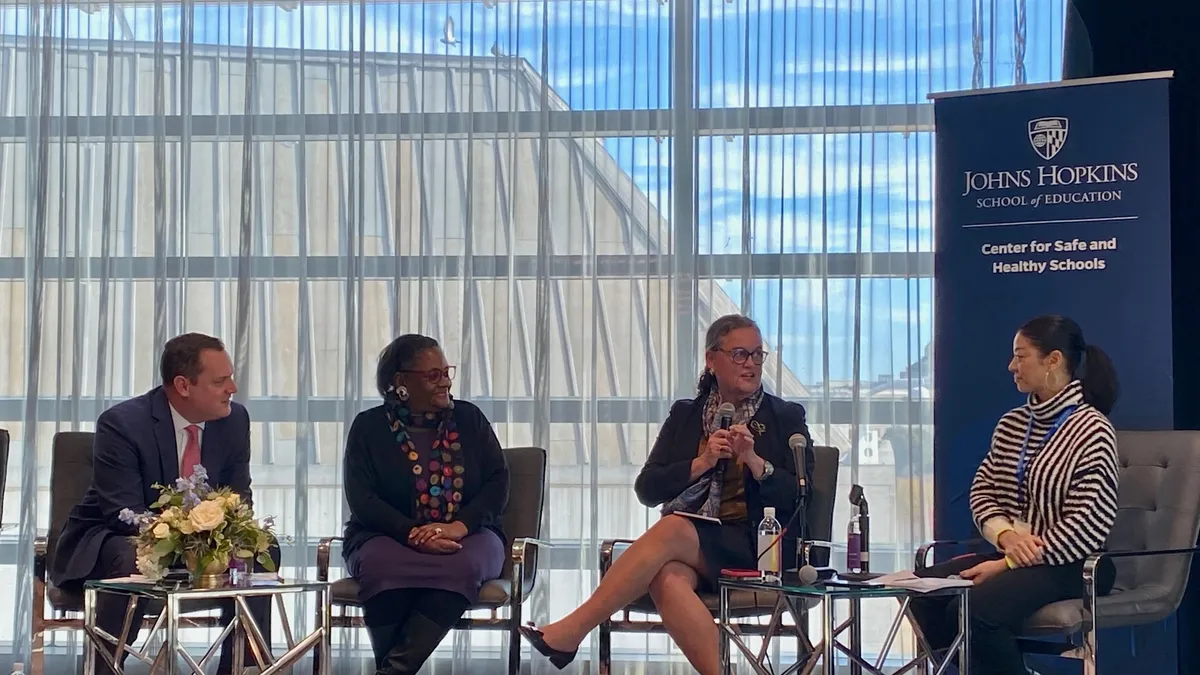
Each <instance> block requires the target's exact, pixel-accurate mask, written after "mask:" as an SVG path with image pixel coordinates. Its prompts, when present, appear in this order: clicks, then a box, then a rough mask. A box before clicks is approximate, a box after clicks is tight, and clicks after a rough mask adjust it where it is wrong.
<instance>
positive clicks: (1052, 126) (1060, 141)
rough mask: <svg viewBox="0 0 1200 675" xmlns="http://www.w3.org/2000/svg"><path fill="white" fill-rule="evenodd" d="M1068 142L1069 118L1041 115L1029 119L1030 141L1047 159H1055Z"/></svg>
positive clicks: (1041, 155) (1037, 151)
mask: <svg viewBox="0 0 1200 675" xmlns="http://www.w3.org/2000/svg"><path fill="white" fill-rule="evenodd" d="M1066 142H1067V118H1065V117H1039V118H1037V119H1036V120H1029V143H1030V145H1032V146H1033V151H1034V152H1036V153H1037V154H1038V156H1039V157H1041V158H1042V159H1044V160H1046V161H1050V160H1052V159H1054V156H1055V155H1057V154H1058V151H1059V150H1062V148H1063V145H1065V144H1066Z"/></svg>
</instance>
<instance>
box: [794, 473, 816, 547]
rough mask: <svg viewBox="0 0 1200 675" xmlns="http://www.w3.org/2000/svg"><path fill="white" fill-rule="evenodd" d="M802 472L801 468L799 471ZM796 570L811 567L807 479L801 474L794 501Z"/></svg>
mask: <svg viewBox="0 0 1200 675" xmlns="http://www.w3.org/2000/svg"><path fill="white" fill-rule="evenodd" d="M800 470H801V471H804V469H803V468H801V469H800ZM796 513H797V518H796V520H797V521H798V522H797V523H796V569H797V570H799V569H800V568H802V567H804V566H805V565H811V564H812V560H811V559H810V557H811V556H810V555H809V553H810V549H809V545H808V477H807V476H804V475H803V474H801V478H800V492H799V494H798V495H797V500H796Z"/></svg>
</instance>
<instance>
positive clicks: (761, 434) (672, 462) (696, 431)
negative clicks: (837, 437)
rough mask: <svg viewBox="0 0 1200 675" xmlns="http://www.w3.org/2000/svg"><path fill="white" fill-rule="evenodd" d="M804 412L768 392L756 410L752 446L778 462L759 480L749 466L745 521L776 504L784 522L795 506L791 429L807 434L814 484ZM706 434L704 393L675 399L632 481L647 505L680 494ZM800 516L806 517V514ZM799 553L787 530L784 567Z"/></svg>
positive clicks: (808, 466) (807, 449)
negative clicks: (679, 399) (648, 453)
mask: <svg viewBox="0 0 1200 675" xmlns="http://www.w3.org/2000/svg"><path fill="white" fill-rule="evenodd" d="M804 418H805V413H804V406H802V405H800V404H799V403H792V402H790V401H785V400H783V399H781V398H779V397H777V396H772V395H770V394H764V395H763V400H762V404H761V405H760V406H759V408H758V413H756V414H755V415H754V419H753V420H751V421H750V423H749V424H748V425H747V426H749V427H750V431H751V433H753V434H754V437H755V438H754V452H755V453H757V454H758V456H759V457H762V458H763V459H765V460H767V461H768V462H770V463H771V464H772V465H774V467H775V472H774V473H773V474H771V476H770V477H769V478H767V479H766V480H764V481H762V482H761V483H760V482H758V481H757V480H754V476H753V475H751V473H750V469H746V474H745V479H746V512H747V516H748V523H747V527H751V528H756V527H757V526H758V523H759V522H760V521H762V514H763V507H764V506H773V507H775V517H776V518H778V519H779V521H780V523H782V524H785V525H786V524H787V523H788V521H789V520H791V518H792V515H793V512H794V511H795V510H796V501H797V498H798V496H799V488H800V485H799V481H798V480H797V472H796V461H795V457H794V455H793V454H792V450H791V448H790V447H789V446H788V438H790V437H791V435H792V434H801V435H802V436H804V439H805V446H804V462H805V467H804V472H805V475H806V476H807V478H808V484H809V485H811V484H812V473H813V463H814V461H815V460H814V456H813V451H812V436H811V435H810V434H809V433H808V425H807V424H806V423H805V419H804ZM703 436H704V397H700V398H697V399H694V400H689V399H684V400H682V401H676V402H675V405H673V406H671V413H670V414H669V415H667V420H666V421H665V422H663V425H662V428H661V429H659V432H658V438H657V439H656V440H655V441H654V447H653V448H652V449H651V450H650V456H649V457H647V458H646V464H645V465H644V466H643V467H642V471H641V473H639V474H638V477H637V480H636V481H635V482H634V484H633V490H634V492H635V493H637V497H638V500H639V501H640V502H642V503H643V504H645V505H646V506H659V505H661V504H664V503H666V502H668V501H670V500H672V499H674V498H675V497H677V496H679V494H680V493H681V492H683V491H684V489H686V488H687V487H688V486H689V485H691V481H689V480H688V479H689V478H690V477H691V473H692V460H694V459H696V455H697V453H698V452H699V449H700V439H701V438H702V437H703ZM796 517H797V518H803V517H805V514H799V515H797V516H796ZM796 531H797V530H796V525H795V524H793V525H792V529H791V532H793V533H794V532H796ZM795 559H796V539H795V537H792V536H789V537H787V538H786V539H785V540H784V541H783V560H784V567H785V568H790V567H791V566H792V562H791V561H794V560H795Z"/></svg>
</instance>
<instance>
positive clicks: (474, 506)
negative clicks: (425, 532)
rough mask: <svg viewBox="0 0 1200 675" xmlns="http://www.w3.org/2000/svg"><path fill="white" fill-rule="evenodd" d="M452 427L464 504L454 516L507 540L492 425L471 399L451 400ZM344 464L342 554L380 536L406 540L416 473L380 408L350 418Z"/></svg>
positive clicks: (503, 475)
mask: <svg viewBox="0 0 1200 675" xmlns="http://www.w3.org/2000/svg"><path fill="white" fill-rule="evenodd" d="M454 425H455V427H456V430H457V431H458V438H459V443H460V444H462V458H463V487H462V493H463V503H462V510H461V511H459V512H457V513H458V518H457V520H459V521H461V522H462V523H463V525H466V526H467V532H468V533H474V532H477V531H479V529H480V528H484V527H486V528H488V529H490V530H492V531H494V532H495V533H496V534H498V535H500V539H501V540H503V541H507V538H506V537H505V535H504V530H503V529H502V527H501V518H502V517H503V515H504V509H505V507H506V506H507V505H508V460H506V459H505V458H504V451H503V450H502V449H501V448H500V441H499V439H497V438H496V434H495V432H493V431H492V423H491V422H489V421H488V418H487V417H486V416H485V415H484V414H483V411H482V410H480V409H479V408H477V407H475V406H474V405H472V404H471V403H468V402H467V401H462V400H455V401H454ZM343 462H344V469H345V475H344V480H343V481H342V483H343V485H344V487H345V491H346V503H347V504H348V505H349V506H350V520H349V521H347V523H346V537H345V541H344V542H343V543H342V554H343V556H349V555H350V554H351V553H353V552H354V551H355V550H356V549H357V548H358V547H359V546H362V545H363V544H364V543H366V542H367V540H369V539H371V538H372V537H377V536H379V535H385V536H388V537H391V538H393V539H395V540H396V541H399V542H401V543H405V542H407V541H408V533H409V530H411V529H412V528H414V527H416V526H417V525H419V524H420V523H418V522H417V521H416V520H415V519H414V518H413V506H414V504H415V502H416V480H415V479H416V476H415V475H414V474H413V472H412V466H413V462H412V461H410V460H409V459H408V457H407V456H405V455H404V453H402V452H400V448H399V446H398V445H397V444H396V438H395V436H394V435H393V434H392V431H391V428H390V426H389V424H388V418H387V409H386V408H385V407H384V406H382V405H380V406H376V407H374V408H371V409H370V410H367V411H364V412H362V413H359V415H358V417H355V418H354V423H353V424H352V425H350V433H349V434H348V436H347V438H346V456H345V459H344V460H343Z"/></svg>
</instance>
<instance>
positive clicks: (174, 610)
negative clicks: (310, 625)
mask: <svg viewBox="0 0 1200 675" xmlns="http://www.w3.org/2000/svg"><path fill="white" fill-rule="evenodd" d="M99 593H109V594H112V595H125V596H127V597H128V601H127V604H126V608H125V621H124V623H123V625H122V628H121V634H120V635H119V636H114V635H111V634H110V633H108V632H107V631H105V630H103V629H101V628H99V627H98V626H96V599H97V596H98V594H99ZM299 593H313V594H315V595H316V597H317V604H318V607H319V608H320V610H319V611H318V613H317V615H318V616H319V617H320V625H319V626H316V627H315V628H314V629H313V631H312V632H311V633H309V634H308V635H305V636H303V637H301V638H300V639H299V640H297V639H295V636H294V634H293V632H292V627H291V624H290V623H289V622H288V618H287V607H286V606H285V604H284V602H283V598H284V596H285V595H296V594H299ZM331 595H332V594H331V591H330V587H329V584H328V583H327V582H312V581H286V580H285V581H279V582H274V583H262V582H257V583H255V584H254V585H250V586H227V587H222V588H212V589H193V588H191V587H190V586H187V585H186V584H183V585H178V586H165V585H158V584H154V583H152V582H148V581H147V582H143V583H138V582H132V581H120V582H116V581H104V580H100V581H89V582H87V583H86V584H85V586H84V594H83V616H84V619H83V632H84V643H83V650H84V661H83V664H84V665H83V668H84V671H83V672H84V675H95V672H96V654H97V653H99V654H100V656H101V658H103V659H104V661H105V662H106V663H107V664H108V665H109V667H111V668H112V669H113V671H114V672H116V673H124V672H125V671H124V668H123V667H122V665H121V664H119V663H118V662H117V661H118V660H117V659H116V658H115V656H114V654H118V653H121V652H126V653H128V654H130V655H131V656H133V657H134V658H136V659H137V660H139V661H141V662H142V663H145V664H146V665H148V666H150V675H158V674H159V673H162V674H164V675H182V674H181V673H180V669H179V662H180V659H182V660H183V661H184V662H185V663H186V664H187V668H188V670H187V671H185V672H186V673H188V675H205V672H204V668H205V666H207V665H208V663H209V661H210V660H211V659H212V658H213V656H214V655H216V654H218V653H219V651H220V648H221V643H223V642H224V641H225V639H226V638H227V637H229V635H230V634H232V635H233V654H232V659H231V660H232V662H233V671H234V672H235V673H241V672H243V671H244V670H245V665H246V664H245V651H246V649H245V647H246V644H247V641H248V643H249V646H250V651H251V653H252V655H253V657H254V660H255V661H256V662H257V663H256V665H257V666H258V668H259V670H260V675H276V674H277V673H281V672H284V671H285V670H286V669H287V668H290V667H291V666H293V665H294V664H295V663H296V662H297V661H298V660H299V659H300V657H302V656H303V655H305V654H307V653H309V652H312V653H313V655H314V657H315V658H317V659H318V660H319V661H320V663H318V664H317V665H318V667H319V671H318V672H320V673H324V674H325V675H333V664H332V660H331V658H330V653H331V650H330V644H329V640H330V634H331V633H330V617H331V609H330V601H331V599H332V598H331ZM263 596H269V597H272V598H274V600H275V602H274V604H275V608H276V610H277V611H278V613H279V619H280V621H281V622H282V624H283V634H284V639H285V640H286V641H287V646H288V649H287V651H286V652H284V653H283V654H281V655H280V656H279V657H278V658H276V657H275V656H274V654H273V652H272V650H271V645H269V644H267V642H266V640H265V639H264V637H263V634H262V630H261V629H260V628H259V626H258V623H257V622H256V621H255V620H254V615H253V613H251V611H250V606H249V605H248V604H247V602H246V599H247V598H254V597H263ZM143 600H149V601H150V602H152V603H155V604H161V605H162V610H161V611H160V612H159V614H158V617H157V619H156V620H155V622H154V625H153V627H152V628H151V629H150V631H149V633H148V634H147V635H146V638H145V640H144V642H143V643H142V646H141V648H140V649H139V648H137V647H135V646H134V645H132V644H129V636H130V632H131V630H132V628H133V627H134V626H138V625H140V623H141V621H142V617H141V616H139V615H138V611H137V607H138V604H139V602H140V601H143ZM217 600H231V601H232V602H233V604H234V617H233V620H232V621H231V622H230V623H229V625H227V626H225V628H224V629H223V630H222V631H221V634H220V635H219V636H218V637H217V639H216V641H215V642H214V643H213V644H212V646H210V647H209V648H208V650H207V651H206V652H205V654H204V656H203V657H201V658H200V660H199V661H197V660H196V659H194V658H193V657H192V655H191V654H189V653H188V652H187V650H186V649H184V648H183V646H182V645H180V643H179V628H180V626H179V624H180V620H181V619H182V618H183V613H182V611H183V610H182V609H181V605H182V604H183V603H189V604H192V603H198V602H205V603H206V604H207V603H213V602H214V601H217ZM188 611H196V610H195V608H190V609H189V610H188ZM159 634H161V635H162V637H163V641H162V646H161V647H160V648H159V649H158V652H157V653H156V654H154V655H151V654H150V653H149V652H148V650H149V648H150V644H151V642H152V641H153V639H154V637H155V635H159ZM97 645H104V646H105V647H106V648H105V649H95V648H94V647H95V646H97Z"/></svg>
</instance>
